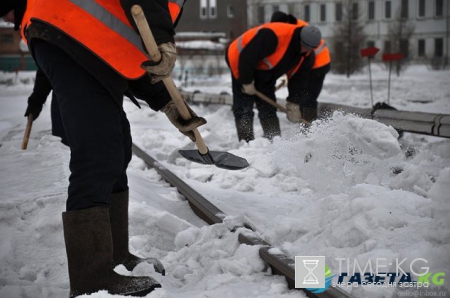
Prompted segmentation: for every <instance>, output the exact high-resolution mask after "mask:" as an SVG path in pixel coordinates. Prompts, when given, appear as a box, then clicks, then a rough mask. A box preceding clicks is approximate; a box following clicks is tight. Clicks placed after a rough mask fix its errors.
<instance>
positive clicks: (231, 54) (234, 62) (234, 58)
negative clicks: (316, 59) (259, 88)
mask: <svg viewBox="0 0 450 298" xmlns="http://www.w3.org/2000/svg"><path fill="white" fill-rule="evenodd" d="M263 28H267V29H270V30H272V31H273V32H274V33H275V35H276V36H277V38H278V44H277V47H276V49H275V52H274V53H272V54H270V55H269V56H267V57H265V58H264V59H262V60H261V61H259V62H258V64H257V66H256V69H258V70H270V69H272V68H274V67H275V66H276V65H277V64H278V63H279V62H280V61H281V59H282V58H283V56H284V55H285V53H286V51H287V48H288V46H289V43H290V42H291V40H292V35H293V33H294V31H295V29H297V28H298V26H297V25H293V24H287V23H278V22H276V23H267V24H263V25H261V26H258V27H255V28H252V29H250V30H248V31H246V32H244V34H242V35H241V36H239V37H238V38H237V39H235V40H234V41H233V42H232V43H231V44H230V46H229V47H228V62H229V64H230V69H231V72H232V73H233V76H234V77H235V78H236V79H239V56H240V54H241V52H242V50H243V49H244V48H245V46H246V45H247V44H248V43H249V42H250V41H251V40H252V39H253V38H254V37H255V35H256V34H257V33H258V31H259V30H261V29H263ZM302 62H303V58H302V59H301V60H300V62H299V64H297V65H296V66H295V67H294V68H293V69H298V68H299V67H300V65H301V63H302Z"/></svg>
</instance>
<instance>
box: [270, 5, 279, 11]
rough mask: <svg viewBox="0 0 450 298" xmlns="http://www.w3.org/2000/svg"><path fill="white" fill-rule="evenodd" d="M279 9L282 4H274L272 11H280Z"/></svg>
mask: <svg viewBox="0 0 450 298" xmlns="http://www.w3.org/2000/svg"><path fill="white" fill-rule="evenodd" d="M279 10H280V5H273V6H272V12H275V11H279Z"/></svg>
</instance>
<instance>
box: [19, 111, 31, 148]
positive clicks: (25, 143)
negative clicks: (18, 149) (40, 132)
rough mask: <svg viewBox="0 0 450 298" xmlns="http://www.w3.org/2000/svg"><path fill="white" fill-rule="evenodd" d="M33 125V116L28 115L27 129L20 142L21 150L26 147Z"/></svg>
mask: <svg viewBox="0 0 450 298" xmlns="http://www.w3.org/2000/svg"><path fill="white" fill-rule="evenodd" d="M32 125H33V114H29V115H28V121H27V128H26V129H25V134H24V136H23V141H22V150H26V149H27V147H28V140H29V139H30V133H31V126H32Z"/></svg>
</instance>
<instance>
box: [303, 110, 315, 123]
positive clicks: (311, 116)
mask: <svg viewBox="0 0 450 298" xmlns="http://www.w3.org/2000/svg"><path fill="white" fill-rule="evenodd" d="M300 110H301V112H302V118H303V119H304V120H306V121H308V122H309V123H311V122H313V121H314V120H316V119H317V108H311V107H305V108H301V109H300Z"/></svg>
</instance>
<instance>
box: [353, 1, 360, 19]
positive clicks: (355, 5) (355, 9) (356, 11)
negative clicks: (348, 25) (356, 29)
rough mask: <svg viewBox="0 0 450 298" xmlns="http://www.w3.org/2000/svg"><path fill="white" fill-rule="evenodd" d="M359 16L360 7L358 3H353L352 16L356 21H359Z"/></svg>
mask: <svg viewBox="0 0 450 298" xmlns="http://www.w3.org/2000/svg"><path fill="white" fill-rule="evenodd" d="M358 15H359V6H358V3H353V5H352V16H353V19H354V20H357V19H358Z"/></svg>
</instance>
